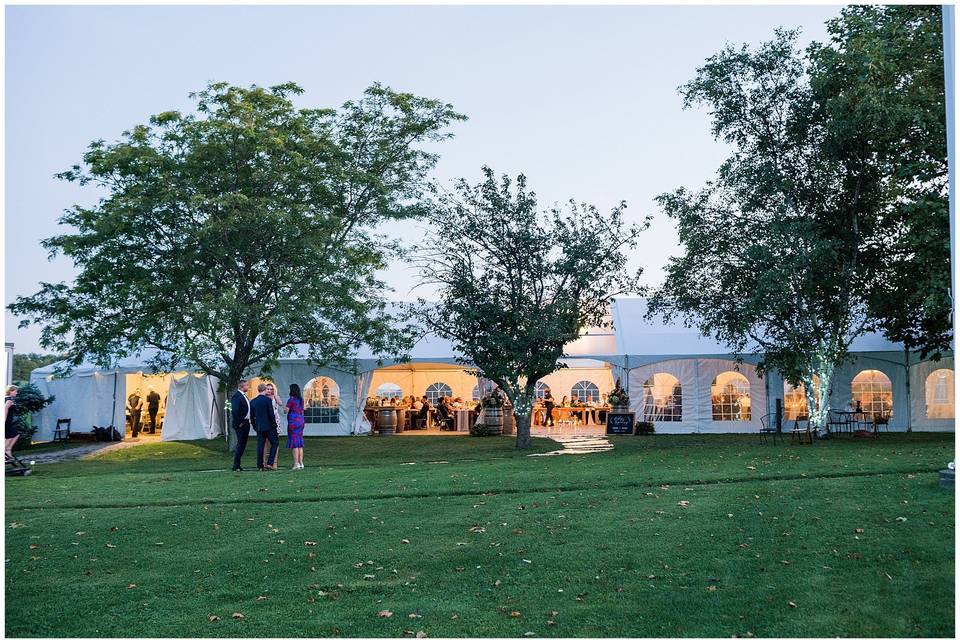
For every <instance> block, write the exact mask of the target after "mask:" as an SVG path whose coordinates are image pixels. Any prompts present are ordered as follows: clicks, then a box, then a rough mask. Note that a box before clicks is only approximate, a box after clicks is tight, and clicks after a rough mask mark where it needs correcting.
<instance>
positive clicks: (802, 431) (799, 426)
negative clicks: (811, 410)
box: [790, 415, 813, 444]
mask: <svg viewBox="0 0 960 640" xmlns="http://www.w3.org/2000/svg"><path fill="white" fill-rule="evenodd" d="M804 437H806V439H807V444H813V431H811V430H810V416H806V415H800V416H797V419H796V420H794V421H793V428H792V429H790V441H791V442H792V441H793V439H794V438H796V439H797V442H798V443H799V444H803V439H804Z"/></svg>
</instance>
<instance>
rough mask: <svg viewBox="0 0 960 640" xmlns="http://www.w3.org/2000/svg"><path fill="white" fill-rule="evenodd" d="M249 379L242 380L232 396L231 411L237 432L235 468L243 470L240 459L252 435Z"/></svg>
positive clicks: (232, 424)
mask: <svg viewBox="0 0 960 640" xmlns="http://www.w3.org/2000/svg"><path fill="white" fill-rule="evenodd" d="M249 388H250V381H249V380H241V381H240V382H239V383H238V384H237V390H236V391H235V392H234V394H233V395H232V396H231V397H230V413H231V415H232V416H233V417H232V419H231V421H230V422H231V424H230V426H231V427H233V430H234V431H236V432H237V449H236V451H234V452H233V470H234V471H243V467H241V466H240V459H241V458H242V457H243V452H244V450H245V449H246V448H247V437H249V435H250V401H249V400H248V399H247V389H249Z"/></svg>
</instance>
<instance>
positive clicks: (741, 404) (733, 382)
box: [710, 371, 750, 422]
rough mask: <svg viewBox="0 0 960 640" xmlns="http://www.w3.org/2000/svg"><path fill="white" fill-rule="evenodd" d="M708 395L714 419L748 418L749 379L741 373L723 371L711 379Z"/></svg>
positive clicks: (743, 419) (744, 419)
mask: <svg viewBox="0 0 960 640" xmlns="http://www.w3.org/2000/svg"><path fill="white" fill-rule="evenodd" d="M710 396H711V403H712V404H713V419H714V420H717V421H726V420H739V421H741V422H747V421H749V420H750V381H749V380H747V378H746V376H744V375H743V374H742V373H737V372H736V371H724V372H723V373H721V374H720V375H718V376H717V377H716V378H714V379H713V385H711V387H710Z"/></svg>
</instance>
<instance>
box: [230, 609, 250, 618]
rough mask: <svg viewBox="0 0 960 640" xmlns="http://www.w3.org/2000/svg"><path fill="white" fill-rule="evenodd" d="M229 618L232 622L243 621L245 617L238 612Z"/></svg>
mask: <svg viewBox="0 0 960 640" xmlns="http://www.w3.org/2000/svg"><path fill="white" fill-rule="evenodd" d="M230 617H231V618H233V619H234V620H243V619H244V618H245V617H246V616H245V615H243V614H242V613H240V612H239V611H238V612H236V613H234V614H233V615H232V616H230Z"/></svg>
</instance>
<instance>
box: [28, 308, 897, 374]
mask: <svg viewBox="0 0 960 640" xmlns="http://www.w3.org/2000/svg"><path fill="white" fill-rule="evenodd" d="M395 304H396V305H397V306H400V305H401V304H402V303H395ZM646 312H647V304H646V300H644V299H642V298H617V299H616V300H614V302H613V307H612V309H611V316H612V320H613V329H602V328H601V329H596V328H594V329H589V330H587V331H585V332H584V334H583V335H582V336H581V337H580V338H578V339H577V340H575V341H574V342H572V343H570V344H569V345H567V349H566V356H568V357H570V358H577V359H578V363H582V364H584V365H585V366H586V362H585V361H583V360H582V359H592V360H605V361H609V360H620V359H621V357H622V356H629V357H630V358H640V359H641V360H643V359H650V358H656V359H660V358H659V356H681V357H692V356H711V355H715V356H724V355H730V352H729V350H728V349H727V348H726V347H724V345H722V344H720V343H719V342H717V341H715V340H713V339H711V338H705V337H703V336H702V335H700V333H699V332H698V331H697V330H696V329H692V328H687V327H684V326H683V325H679V324H665V323H664V322H663V321H662V319H660V318H653V319H651V320H648V319H646V318H645V317H644V316H645V314H646ZM851 351H854V352H882V351H897V352H899V351H902V346H900V345H897V344H894V343H892V342H890V341H888V340H886V339H885V338H884V337H883V336H882V335H880V334H877V333H869V334H866V335H863V336H860V337H859V338H857V339H856V340H854V341H853V344H852V345H851ZM155 354H156V350H154V349H145V350H144V351H143V352H142V353H141V354H140V355H139V356H129V357H126V358H121V359H120V360H119V361H118V362H117V366H116V367H111V368H108V369H103V368H100V367H97V366H96V365H94V364H92V363H90V362H84V363H83V364H82V365H80V366H79V367H77V368H76V369H74V375H91V374H93V373H94V372H97V371H110V372H113V371H119V372H121V373H135V372H138V371H146V370H149V369H150V365H149V364H148V361H149V360H150V359H151V358H152V357H153V356H154V355H155ZM306 357H307V349H306V347H300V348H299V349H298V350H297V354H296V355H294V356H292V357H287V358H282V359H281V361H287V362H289V361H302V360H305V359H306ZM355 358H356V360H357V361H358V363H357V364H358V365H359V366H358V368H359V369H360V370H361V371H369V370H371V369H375V368H377V367H378V366H380V364H379V361H378V359H377V357H376V355H375V354H374V353H373V352H372V351H371V350H370V348H369V347H366V346H363V347H361V349H360V350H359V351H358V352H357V353H356V355H355ZM410 362H414V363H416V362H433V363H441V364H450V365H454V364H456V360H455V352H454V349H453V344H452V343H451V342H450V341H449V340H447V339H445V338H441V337H440V336H437V335H435V334H430V333H428V334H426V335H425V336H423V337H422V338H421V339H420V340H419V341H417V343H416V344H415V345H414V346H413V349H412V350H411V352H410ZM396 364H401V363H398V362H396V361H390V360H387V361H384V362H383V366H390V365H396ZM55 367H56V365H55V364H52V365H47V366H45V367H40V368H38V369H34V370H33V372H32V373H31V374H30V377H31V378H33V377H34V376H37V377H46V376H48V375H51V374H53V372H54V369H55Z"/></svg>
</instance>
